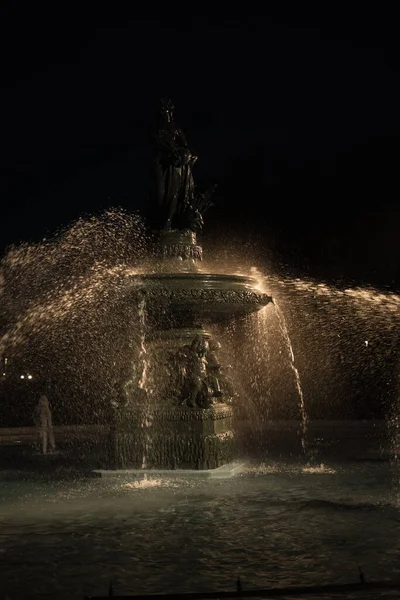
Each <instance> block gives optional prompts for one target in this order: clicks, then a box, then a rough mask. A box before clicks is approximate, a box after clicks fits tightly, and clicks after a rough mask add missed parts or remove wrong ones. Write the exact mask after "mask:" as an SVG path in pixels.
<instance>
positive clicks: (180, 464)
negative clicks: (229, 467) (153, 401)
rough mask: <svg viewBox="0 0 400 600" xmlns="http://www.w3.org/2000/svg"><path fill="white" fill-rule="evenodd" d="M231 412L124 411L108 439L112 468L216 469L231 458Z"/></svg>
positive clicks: (218, 407) (219, 407)
mask: <svg viewBox="0 0 400 600" xmlns="http://www.w3.org/2000/svg"><path fill="white" fill-rule="evenodd" d="M232 417H233V411H232V408H231V407H230V406H227V405H226V404H222V403H220V404H214V405H213V406H212V407H210V408H207V409H196V408H188V407H173V408H169V409H165V408H162V407H152V408H150V409H149V408H147V409H140V408H137V407H136V408H135V407H132V408H126V409H124V410H123V411H120V412H118V413H117V414H116V415H115V421H114V423H113V427H112V431H111V436H110V465H109V467H111V468H113V469H126V468H131V469H198V470H203V469H215V468H217V467H220V466H222V465H224V464H226V463H229V462H230V461H231V460H232V459H233V453H234V444H233V443H234V437H233V431H232Z"/></svg>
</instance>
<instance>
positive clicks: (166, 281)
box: [108, 231, 271, 470]
mask: <svg viewBox="0 0 400 600" xmlns="http://www.w3.org/2000/svg"><path fill="white" fill-rule="evenodd" d="M158 256H159V261H158V263H157V272H155V273H149V274H144V275H136V276H133V277H132V294H133V298H132V302H135V303H137V305H138V315H139V324H138V328H139V330H140V336H139V337H140V351H139V355H140V356H139V358H138V360H137V362H136V364H135V365H134V366H133V372H134V374H133V378H132V380H127V381H126V382H125V383H124V384H123V385H122V388H123V393H122V394H120V397H122V398H121V402H120V404H119V405H118V402H117V406H118V408H117V409H116V410H115V411H114V417H113V424H112V427H111V434H110V442H109V461H108V462H109V468H111V469H117V470H118V469H153V470H155V469H163V470H167V469H174V470H177V469H188V470H208V469H210V470H211V469H217V468H219V467H222V466H223V465H226V464H227V463H230V462H231V461H232V459H233V458H234V435H233V408H232V403H233V401H234V399H235V398H236V396H237V394H236V392H235V390H234V387H235V386H234V384H233V382H232V381H231V378H230V375H229V373H230V371H229V367H225V366H224V365H222V364H220V361H219V357H218V353H219V348H220V344H219V343H218V342H217V341H216V340H214V339H213V337H212V335H211V334H210V332H208V331H206V329H204V328H203V325H205V326H207V325H209V324H213V323H217V322H219V323H221V322H226V321H229V320H230V319H232V318H234V317H235V316H239V317H240V316H244V315H246V314H248V313H251V312H254V311H257V310H259V309H260V308H262V307H263V306H265V305H266V304H267V303H268V302H270V300H271V298H270V297H269V296H267V295H266V294H263V293H262V292H260V290H258V289H257V286H256V282H255V281H254V279H252V278H249V277H245V276H241V275H227V274H207V273H202V272H200V270H199V269H198V266H197V264H196V263H197V261H198V260H199V259H201V247H200V246H198V245H197V242H196V234H195V233H194V232H191V231H185V232H179V231H178V232H177V231H170V232H163V233H162V235H161V239H160V244H159V247H158ZM117 395H118V394H117Z"/></svg>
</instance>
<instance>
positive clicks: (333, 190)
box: [0, 3, 400, 290]
mask: <svg viewBox="0 0 400 600" xmlns="http://www.w3.org/2000/svg"><path fill="white" fill-rule="evenodd" d="M53 4H55V5H57V8H51V6H52V5H48V6H46V7H45V8H43V9H40V8H39V9H38V7H37V5H36V3H35V5H33V4H32V6H30V5H27V6H26V7H24V10H18V9H17V7H15V8H11V7H10V6H8V7H7V5H6V4H3V7H2V9H1V15H0V23H1V25H0V29H1V30H0V44H1V55H2V73H1V79H0V83H1V91H0V98H1V100H0V102H1V107H2V127H1V143H0V147H1V158H0V192H1V199H2V217H1V230H0V240H1V247H2V249H3V250H4V249H5V248H6V247H7V246H8V245H9V244H11V243H18V242H19V241H23V240H40V239H41V238H42V237H43V236H46V235H48V234H49V232H51V231H53V230H55V229H57V228H59V227H60V226H65V225H67V224H68V223H69V222H70V221H71V220H74V219H76V218H77V217H78V216H80V215H82V214H90V213H96V212H99V211H101V210H102V209H104V208H106V207H108V206H122V207H124V208H126V209H128V210H135V209H140V210H143V209H144V207H145V204H146V195H147V192H148V175H149V173H148V171H149V168H148V167H149V157H150V146H149V130H150V128H151V126H152V123H153V118H154V114H155V107H156V105H157V102H158V99H159V98H160V97H161V96H165V95H168V96H171V97H172V99H173V101H174V103H175V106H176V112H175V118H176V121H177V123H178V124H179V125H180V126H181V127H182V128H183V129H184V131H185V132H186V135H187V138H188V141H189V144H190V145H191V147H192V148H193V149H194V150H195V151H196V152H197V154H198V155H199V160H198V163H197V164H196V167H195V170H194V176H195V180H196V182H197V184H198V185H199V186H200V187H201V186H203V187H207V186H208V185H210V184H213V183H217V184H218V192H217V194H216V204H217V205H216V207H215V208H213V209H212V212H210V213H209V214H208V215H207V221H206V226H205V229H204V234H205V235H206V236H207V235H208V236H210V238H213V237H218V236H219V235H221V232H223V234H224V235H226V234H230V235H232V236H236V235H238V236H240V237H241V238H242V239H244V240H247V241H251V240H253V239H254V240H257V242H258V243H259V244H260V243H261V245H263V244H264V247H265V252H266V254H268V255H270V256H272V257H273V259H274V260H275V261H276V263H277V264H281V265H283V266H284V267H285V269H286V270H287V271H290V272H293V273H298V274H299V275H300V276H304V275H310V276H315V277H320V278H324V279H335V280H350V281H354V282H356V283H361V284H368V283H370V284H374V285H378V286H382V287H390V288H392V289H395V290H398V289H399V288H400V236H399V233H398V232H399V226H400V206H399V185H398V179H399V178H398V164H399V159H400V156H399V135H400V116H399V114H400V109H399V107H400V83H399V70H400V62H399V43H398V33H397V31H396V27H397V19H396V16H395V13H394V9H393V13H392V14H390V12H383V10H382V12H381V13H378V14H376V13H373V12H370V13H368V12H367V9H366V7H365V6H364V5H363V12H362V13H360V12H359V11H357V12H356V11H355V12H354V14H353V13H351V12H349V10H348V9H347V10H346V11H344V10H340V9H339V8H337V7H336V12H331V11H333V8H332V9H331V10H330V11H328V9H327V8H326V6H325V3H321V5H323V6H324V8H321V7H320V8H319V9H316V7H315V6H314V7H313V8H311V4H309V3H307V5H308V8H307V9H304V6H303V4H304V3H298V5H293V6H291V5H288V4H286V5H285V6H283V5H282V7H281V8H280V9H278V8H275V9H274V10H272V9H264V10H265V11H266V12H264V14H261V13H259V12H258V13H257V12H253V13H250V12H249V13H248V14H247V13H246V11H245V12H244V13H243V10H245V7H244V6H242V7H241V11H240V12H239V11H238V12H237V13H236V14H235V13H234V12H233V9H232V8H231V9H230V10H229V11H222V9H221V10H220V14H219V13H218V12H216V9H213V10H212V11H211V12H207V10H206V9H204V11H203V12H202V13H200V12H199V13H196V12H193V11H192V10H191V6H190V5H186V6H185V7H184V8H182V10H178V9H176V10H175V9H174V8H171V7H170V5H169V6H167V4H166V5H165V7H164V9H163V10H162V11H161V12H160V13H157V12H156V5H154V6H152V7H150V9H149V14H144V13H142V14H138V13H137V12H134V10H133V9H132V12H131V13H127V12H124V13H122V12H121V13H119V14H117V13H116V11H114V12H111V13H110V12H109V11H110V8H109V7H108V10H107V12H103V13H102V12H101V9H98V8H97V7H96V11H95V14H94V11H91V12H90V14H89V13H88V14H85V13H84V12H82V11H79V12H76V11H75V12H74V11H73V10H72V9H71V10H70V11H69V12H68V11H65V12H63V11H62V9H61V8H60V7H59V5H58V3H53ZM300 5H301V11H300ZM296 7H297V8H296ZM332 7H335V5H332ZM40 11H41V12H40ZM55 11H57V12H55ZM322 11H325V12H322ZM156 14H157V15H158V18H157V19H156Z"/></svg>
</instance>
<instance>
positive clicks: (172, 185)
mask: <svg viewBox="0 0 400 600" xmlns="http://www.w3.org/2000/svg"><path fill="white" fill-rule="evenodd" d="M173 110H174V106H173V104H172V102H171V100H170V99H163V100H162V101H161V106H160V112H159V122H158V127H157V132H156V135H155V142H156V144H155V145H156V156H155V160H154V165H153V167H154V178H153V179H154V181H153V183H154V192H153V195H154V200H155V203H156V205H157V207H158V211H159V217H160V225H161V228H162V229H163V231H172V230H174V229H178V230H186V229H188V230H190V231H194V232H196V231H199V230H200V229H201V228H202V226H203V214H204V212H205V211H206V210H207V209H208V208H209V207H210V206H211V202H210V196H211V194H212V192H213V190H209V191H207V192H205V193H204V194H200V193H199V192H198V191H197V190H196V187H195V183H194V180H193V175H192V168H193V165H194V164H195V162H196V160H197V156H196V154H195V153H194V152H193V151H192V150H191V149H190V148H189V146H188V143H187V141H186V137H185V135H184V133H183V131H182V130H181V129H179V127H177V125H176V124H175V122H174V118H173Z"/></svg>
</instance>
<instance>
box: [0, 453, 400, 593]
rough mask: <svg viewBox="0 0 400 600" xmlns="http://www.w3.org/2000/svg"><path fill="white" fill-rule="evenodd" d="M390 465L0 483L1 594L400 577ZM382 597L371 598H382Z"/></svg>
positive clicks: (399, 508)
mask: <svg viewBox="0 0 400 600" xmlns="http://www.w3.org/2000/svg"><path fill="white" fill-rule="evenodd" d="M398 484H399V473H398V469H397V467H396V466H395V465H393V464H392V465H391V464H389V463H362V464H346V465H343V464H342V465H337V464H336V465H335V464H330V465H325V466H323V467H321V468H316V469H315V468H314V469H304V467H302V466H301V465H295V464H292V465H290V464H274V465H271V464H270V465H264V466H254V467H249V468H248V469H247V471H246V472H245V473H243V474H242V475H240V476H236V477H234V478H232V479H230V480H225V481H218V480H193V479H192V480H190V479H187V480H178V479H174V478H171V479H163V480H158V479H148V480H145V481H143V482H137V481H136V482H135V481H134V480H133V479H129V478H127V479H123V480H116V479H82V480H76V481H68V482H66V481H63V482H61V481H52V482H42V483H41V482H38V481H0V592H2V593H3V594H5V593H7V594H8V596H9V597H10V598H11V600H12V599H13V598H20V597H27V596H29V597H41V595H43V597H44V596H46V597H51V594H54V595H55V596H56V597H57V598H82V597H84V596H85V595H89V594H92V595H96V594H99V595H106V594H107V590H108V586H109V583H110V581H111V580H112V582H113V586H114V593H119V594H128V593H131V594H133V593H137V594H138V593H162V592H165V593H166V592H173V591H175V592H188V591H210V590H227V589H233V588H234V586H235V581H236V578H237V577H238V575H240V577H241V580H242V585H243V588H248V589H250V588H256V587H259V588H262V587H268V586H271V587H272V586H274V587H276V586H289V585H297V584H310V585H313V584H323V583H348V582H352V581H357V580H358V567H359V566H361V567H362V570H363V572H364V573H365V576H366V578H367V579H368V580H380V579H392V578H393V579H394V578H400V495H399V485H398ZM378 595H379V594H377V593H374V594H373V596H371V597H377V596H378Z"/></svg>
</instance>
